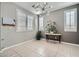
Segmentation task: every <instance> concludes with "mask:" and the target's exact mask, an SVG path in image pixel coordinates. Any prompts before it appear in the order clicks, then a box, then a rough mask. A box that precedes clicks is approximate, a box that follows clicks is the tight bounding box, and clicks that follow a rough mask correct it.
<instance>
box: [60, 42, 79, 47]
mask: <svg viewBox="0 0 79 59" xmlns="http://www.w3.org/2000/svg"><path fill="white" fill-rule="evenodd" d="M61 43H63V44H68V45H73V46H78V47H79V44H73V43H68V42H61Z"/></svg>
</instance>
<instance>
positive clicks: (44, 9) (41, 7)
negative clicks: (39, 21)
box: [32, 2, 52, 14]
mask: <svg viewBox="0 0 79 59" xmlns="http://www.w3.org/2000/svg"><path fill="white" fill-rule="evenodd" d="M32 7H33V8H34V9H35V12H36V14H43V13H49V9H51V8H52V6H51V5H49V4H48V3H47V2H38V3H36V4H33V5H32Z"/></svg>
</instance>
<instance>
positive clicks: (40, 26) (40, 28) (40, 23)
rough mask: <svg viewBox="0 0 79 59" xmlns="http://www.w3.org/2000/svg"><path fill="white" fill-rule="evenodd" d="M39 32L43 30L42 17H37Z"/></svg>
mask: <svg viewBox="0 0 79 59" xmlns="http://www.w3.org/2000/svg"><path fill="white" fill-rule="evenodd" d="M39 30H40V31H43V30H44V18H43V17H42V16H41V17H39Z"/></svg>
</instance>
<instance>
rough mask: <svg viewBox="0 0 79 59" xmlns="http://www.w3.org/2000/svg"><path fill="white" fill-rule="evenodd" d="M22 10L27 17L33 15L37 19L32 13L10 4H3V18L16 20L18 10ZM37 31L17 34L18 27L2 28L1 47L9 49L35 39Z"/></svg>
mask: <svg viewBox="0 0 79 59" xmlns="http://www.w3.org/2000/svg"><path fill="white" fill-rule="evenodd" d="M17 8H19V9H21V10H22V11H23V12H24V13H25V14H26V15H31V16H33V17H35V15H33V14H32V13H31V12H29V11H27V10H25V9H23V8H21V7H19V6H17V5H15V4H13V3H10V2H3V3H1V17H6V16H7V17H11V18H13V19H15V20H17V19H16V9H17ZM35 33H36V30H33V31H30V32H29V31H25V32H16V27H10V26H1V39H4V40H2V41H1V47H2V48H4V47H9V46H12V45H15V44H17V43H21V42H24V41H27V40H31V39H33V38H34V37H35Z"/></svg>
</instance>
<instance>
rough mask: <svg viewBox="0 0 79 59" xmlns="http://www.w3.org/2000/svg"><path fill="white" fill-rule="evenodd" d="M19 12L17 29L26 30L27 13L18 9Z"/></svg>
mask: <svg viewBox="0 0 79 59" xmlns="http://www.w3.org/2000/svg"><path fill="white" fill-rule="evenodd" d="M16 13H17V22H16V23H17V27H16V29H17V31H19V32H21V31H26V15H25V14H24V13H23V12H22V11H21V10H19V9H17V10H16Z"/></svg>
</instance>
